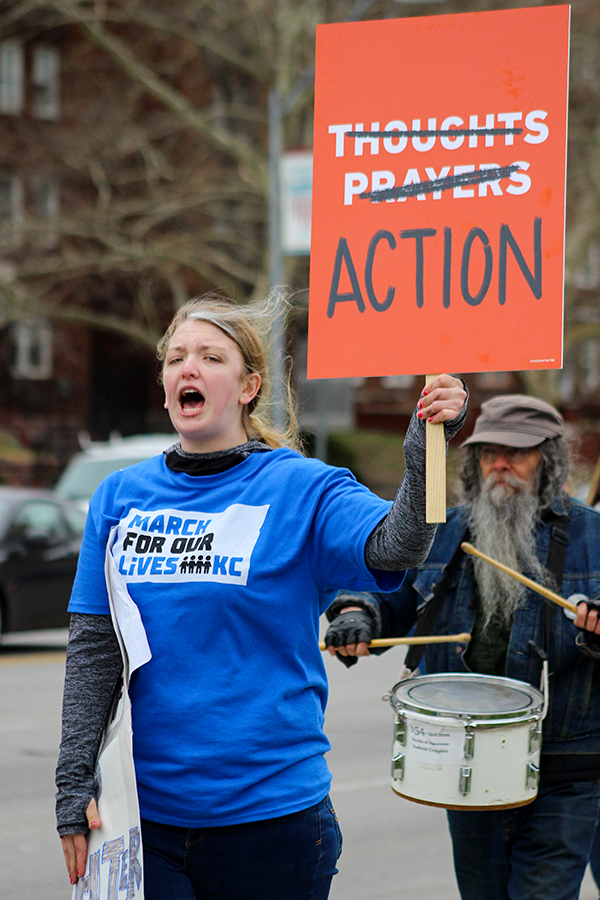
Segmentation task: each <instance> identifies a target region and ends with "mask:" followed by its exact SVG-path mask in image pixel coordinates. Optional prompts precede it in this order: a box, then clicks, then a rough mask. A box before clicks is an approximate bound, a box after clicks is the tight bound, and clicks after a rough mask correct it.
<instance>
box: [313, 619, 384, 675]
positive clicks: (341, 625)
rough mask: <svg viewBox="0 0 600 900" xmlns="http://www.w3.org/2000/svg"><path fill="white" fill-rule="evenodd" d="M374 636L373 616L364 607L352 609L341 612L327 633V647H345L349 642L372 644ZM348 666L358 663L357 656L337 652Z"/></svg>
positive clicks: (339, 657)
mask: <svg viewBox="0 0 600 900" xmlns="http://www.w3.org/2000/svg"><path fill="white" fill-rule="evenodd" d="M372 636H373V617H372V616H371V615H369V613H368V612H365V610H363V609H351V610H347V611H346V612H343V613H340V615H339V616H336V618H335V619H334V620H333V622H332V623H331V625H330V626H329V628H328V629H327V633H326V634H325V646H326V647H345V646H346V645H347V644H360V643H365V644H370V643H371V639H372ZM336 656H337V658H338V659H340V660H341V661H342V662H343V663H344V665H345V666H346V667H347V668H350V666H354V665H356V663H357V662H358V657H357V656H342V655H341V654H340V653H336Z"/></svg>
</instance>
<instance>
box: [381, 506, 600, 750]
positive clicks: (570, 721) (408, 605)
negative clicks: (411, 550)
mask: <svg viewBox="0 0 600 900" xmlns="http://www.w3.org/2000/svg"><path fill="white" fill-rule="evenodd" d="M564 500H565V497H563V498H561V499H558V500H557V501H556V502H555V504H554V506H553V509H554V511H555V512H556V513H559V514H561V513H563V512H564ZM550 529H551V525H550V524H542V525H540V526H539V527H538V528H537V530H536V533H535V540H536V545H537V551H538V557H539V559H540V560H541V561H542V562H543V563H544V565H545V564H546V561H547V558H548V550H549V546H550ZM465 530H466V521H465V514H464V510H463V509H462V508H461V507H456V508H455V509H452V510H450V511H449V513H448V516H447V522H446V523H445V524H443V525H440V526H439V527H438V530H437V534H436V538H435V541H434V544H433V547H432V549H431V552H430V554H429V556H428V558H427V560H426V561H425V563H424V564H423V565H422V566H420V567H419V568H418V569H411V570H410V571H408V572H407V573H406V578H405V580H404V583H403V585H402V587H401V588H400V589H399V590H397V591H395V592H394V593H392V594H376V595H375V596H374V600H375V602H376V604H377V607H378V610H379V613H380V615H381V633H382V636H384V637H391V636H400V635H405V634H407V633H408V632H409V631H410V629H411V628H412V626H413V625H414V623H415V621H416V618H417V614H418V613H421V611H422V610H423V608H424V606H425V605H426V604H427V602H428V601H429V600H430V599H431V597H432V596H433V591H434V589H435V586H436V584H437V582H438V581H439V579H440V575H441V572H442V569H443V567H444V566H445V565H446V564H447V563H448V562H449V561H450V559H451V558H452V555H453V553H454V551H455V549H456V548H457V546H458V544H459V542H460V541H461V540H462V539H463V535H464V532H465ZM568 534H569V544H568V546H567V548H566V554H565V563H564V574H563V581H562V588H561V589H560V591H559V593H560V594H561V596H563V597H565V598H568V597H569V596H571V595H572V594H585V595H586V596H587V597H591V598H597V597H599V596H600V512H597V511H596V510H593V509H591V508H590V507H588V506H585V505H584V504H582V503H579V502H577V501H571V512H570V520H569V528H568ZM523 574H525V575H528V574H529V573H527V572H524V573H523ZM530 577H531V576H530ZM545 602H546V601H544V599H543V597H541V596H540V595H539V594H538V593H536V592H534V591H531V590H529V589H528V590H527V597H526V600H525V603H524V604H523V606H521V607H520V608H519V609H517V610H516V611H515V614H514V619H513V625H512V629H511V634H510V641H509V646H508V655H507V662H506V672H505V674H506V676H507V677H509V678H516V679H518V680H520V681H526V682H528V683H529V684H532V685H534V686H535V687H538V688H539V686H540V681H541V671H542V663H541V660H540V657H539V655H538V653H537V652H536V650H535V647H532V646H531V645H530V643H529V642H530V641H532V642H533V643H534V644H535V645H536V646H537V647H538V648H542V647H543V609H544V604H545ZM476 603H477V599H476V592H475V584H474V581H473V560H472V557H470V556H468V555H467V554H463V555H462V556H461V558H460V560H459V564H458V566H457V567H456V568H455V570H454V574H453V577H452V580H451V582H450V587H449V590H448V593H447V596H446V599H445V602H444V605H443V607H442V609H441V612H440V615H439V616H438V620H437V623H436V626H435V629H434V631H435V633H436V634H459V633H461V632H471V631H472V629H473V626H474V622H475V614H476ZM551 614H552V631H551V637H550V642H549V647H548V660H549V673H550V678H549V683H550V690H549V694H550V702H549V709H548V714H547V716H546V719H545V721H544V725H543V741H542V753H543V754H568V755H571V754H598V753H600V659H599V658H598V656H599V653H600V652H599V651H598V649H596V648H594V647H592V646H588V645H587V644H586V643H585V640H584V639H583V635H582V634H581V633H580V632H579V631H578V630H577V629H576V628H575V626H574V625H573V622H572V621H571V620H570V619H569V618H567V616H566V615H565V612H564V610H563V609H562V608H561V607H560V606H558V605H556V604H552V611H551ZM463 656H464V645H457V644H451V643H450V644H448V643H446V644H429V645H428V646H427V650H426V653H425V657H424V658H425V669H426V671H427V672H429V673H434V672H466V671H468V668H467V666H466V663H465V661H464V659H463ZM584 762H585V761H584V760H583V759H582V763H584Z"/></svg>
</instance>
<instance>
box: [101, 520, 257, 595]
mask: <svg viewBox="0 0 600 900" xmlns="http://www.w3.org/2000/svg"><path fill="white" fill-rule="evenodd" d="M268 509H269V507H268V505H267V506H245V505H243V504H239V503H235V504H233V505H232V506H230V507H228V508H227V509H226V510H225V511H224V512H219V513H212V512H190V511H189V510H177V509H159V510H153V511H152V512H148V511H145V510H140V509H132V510H130V511H129V513H128V515H127V516H126V517H125V518H124V519H122V520H121V522H120V524H119V528H118V533H117V539H116V541H115V544H114V546H113V551H112V552H113V556H114V558H115V561H116V562H117V566H118V568H119V572H120V573H121V575H123V576H124V578H125V580H126V581H128V582H141V581H152V582H162V583H167V584H170V583H173V582H174V581H216V582H221V583H225V584H246V582H247V580H248V573H249V571H250V560H251V557H252V552H253V550H254V546H255V544H256V541H257V540H258V536H259V534H260V529H261V527H262V524H263V522H264V520H265V517H266V515H267V511H268Z"/></svg>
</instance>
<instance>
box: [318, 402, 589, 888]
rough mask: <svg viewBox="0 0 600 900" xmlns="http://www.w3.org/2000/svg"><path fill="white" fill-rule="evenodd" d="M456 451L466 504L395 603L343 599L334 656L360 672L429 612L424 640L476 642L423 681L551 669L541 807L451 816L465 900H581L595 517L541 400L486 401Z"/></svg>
mask: <svg viewBox="0 0 600 900" xmlns="http://www.w3.org/2000/svg"><path fill="white" fill-rule="evenodd" d="M462 446H463V447H464V450H463V453H464V459H463V464H462V469H461V473H460V475H461V483H462V491H463V500H462V503H461V505H460V506H458V507H456V508H455V509H452V510H450V511H449V512H448V516H447V521H446V523H445V524H443V525H440V526H439V527H438V530H437V534H436V537H435V541H434V543H433V546H432V549H431V552H430V554H429V556H428V558H427V560H426V562H425V563H424V564H423V565H422V566H421V567H420V568H418V569H413V570H411V571H409V572H407V574H406V578H405V580H404V583H403V585H402V587H401V588H400V589H399V590H398V591H397V592H396V593H394V594H386V595H384V594H381V595H379V594H377V595H369V594H352V595H350V594H340V595H338V597H337V598H336V600H335V602H334V604H333V606H332V607H331V609H330V611H329V613H328V616H329V618H330V620H331V625H330V627H329V630H328V632H327V635H326V644H327V645H328V648H329V651H330V653H332V654H334V653H337V655H338V656H339V657H340V658H341V659H342V661H344V662H345V663H346V664H347V665H348V664H352V663H354V662H356V661H357V657H358V656H364V655H366V654H368V652H369V651H368V649H367V644H368V643H369V641H370V640H371V639H372V638H374V637H393V636H401V635H405V634H407V633H408V632H409V631H410V629H411V628H412V627H413V626H414V624H415V621H416V620H417V618H418V617H421V616H423V617H425V616H428V612H429V623H428V628H427V631H428V633H432V632H433V633H437V634H458V633H462V632H470V633H471V635H472V639H471V641H470V643H469V644H467V645H466V649H465V646H464V645H462V644H461V645H456V644H452V643H444V644H441V643H440V644H429V645H428V647H427V650H426V652H425V671H426V672H427V673H439V672H452V673H454V672H477V673H480V674H485V675H492V676H499V675H500V676H507V677H509V678H515V679H518V680H520V681H526V682H528V683H530V684H532V685H534V686H535V687H538V688H539V686H540V681H541V672H542V665H543V662H542V661H543V659H544V658H546V657H547V659H548V662H549V673H550V675H549V708H548V714H547V716H546V718H545V720H544V723H543V739H542V748H541V762H540V779H539V786H538V793H537V796H536V798H535V800H534V801H533V802H532V803H530V804H527V805H525V806H521V807H518V808H513V809H496V810H494V809H490V810H481V811H480V810H448V820H449V826H450V833H451V836H452V844H453V852H454V864H455V871H456V876H457V881H458V886H459V890H460V894H461V897H462V898H463V900H576V898H577V897H578V896H579V888H580V884H581V881H582V878H583V875H584V873H585V868H586V865H587V861H588V857H589V852H590V845H591V842H592V838H593V836H594V830H595V827H596V823H597V820H598V816H599V810H600V782H599V779H600V624H599V618H598V608H599V606H600V603H599V602H598V598H600V513H598V512H597V511H596V510H593V509H591V508H589V507H587V506H585V505H584V504H582V503H579V502H577V501H575V500H572V499H571V498H570V497H569V496H568V494H567V493H566V492H565V490H564V485H565V483H566V480H567V475H568V451H567V445H566V442H565V437H564V423H563V420H562V417H561V416H560V414H559V413H558V411H557V410H556V409H554V407H552V406H550V405H549V404H547V403H544V402H543V401H541V400H538V399H536V398H533V397H527V396H521V395H510V396H503V397H497V398H494V399H492V400H489V401H487V402H486V403H484V404H483V405H482V407H481V414H480V416H479V417H478V419H477V421H476V423H475V429H474V432H473V434H472V435H471V437H469V438H468V439H467V440H466V441H465V442H464V444H463V445H462ZM464 540H469V541H470V542H471V543H472V544H474V546H475V547H476V548H477V549H478V550H481V551H482V552H483V553H485V554H486V555H488V556H491V557H493V558H494V559H496V560H498V561H500V562H502V563H504V564H505V565H507V566H509V567H510V568H512V569H515V570H517V571H519V572H521V573H522V574H524V575H527V576H528V577H529V578H532V579H533V580H534V581H537V582H538V583H541V584H543V585H545V586H546V587H549V588H550V589H551V590H553V591H555V592H557V593H560V594H562V596H564V597H570V598H571V602H573V603H575V604H577V610H578V612H577V617H576V618H575V619H574V621H573V618H574V617H573V615H572V614H569V613H565V611H564V610H563V609H562V608H561V607H559V606H557V605H555V604H553V603H550V602H549V601H545V600H544V599H543V598H542V597H541V596H540V595H539V594H538V593H536V592H534V591H531V590H529V589H527V588H525V587H523V586H522V585H521V584H520V583H519V582H518V581H516V580H515V579H513V578H511V577H510V576H508V575H505V574H503V573H501V572H499V571H498V570H497V569H495V568H493V567H492V566H491V565H490V564H489V563H487V562H485V561H481V560H479V559H476V558H474V557H473V556H470V555H467V554H465V553H464V552H463V551H462V550H461V549H460V545H461V543H462V542H463V541H464ZM442 575H444V577H442ZM434 610H437V612H435V614H434V615H433V616H432V611H434ZM569 616H570V617H569ZM432 619H433V621H432Z"/></svg>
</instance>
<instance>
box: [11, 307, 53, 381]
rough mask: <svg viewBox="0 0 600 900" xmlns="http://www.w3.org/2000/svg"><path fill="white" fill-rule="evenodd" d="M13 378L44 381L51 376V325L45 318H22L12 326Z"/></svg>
mask: <svg viewBox="0 0 600 900" xmlns="http://www.w3.org/2000/svg"><path fill="white" fill-rule="evenodd" d="M12 336H13V345H14V364H13V367H12V370H11V375H12V377H13V378H19V379H32V380H34V379H35V380H38V381H46V380H48V379H49V378H51V377H52V327H51V325H50V323H49V322H48V321H46V319H22V320H21V321H20V322H15V323H14V324H13V326H12Z"/></svg>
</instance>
